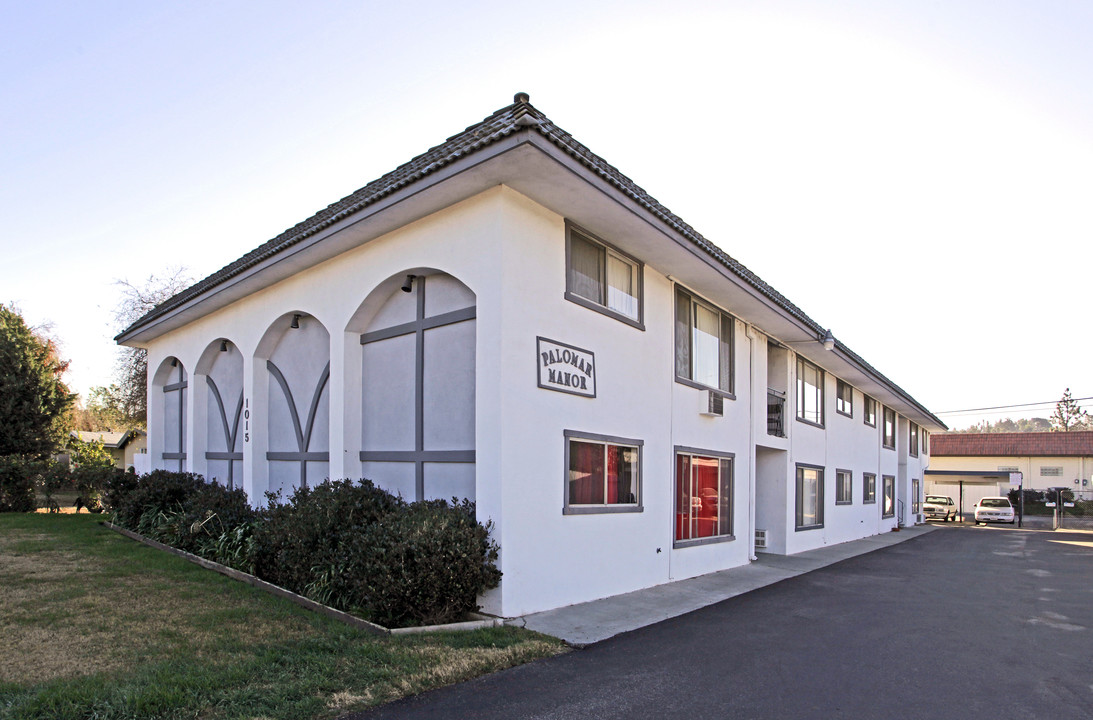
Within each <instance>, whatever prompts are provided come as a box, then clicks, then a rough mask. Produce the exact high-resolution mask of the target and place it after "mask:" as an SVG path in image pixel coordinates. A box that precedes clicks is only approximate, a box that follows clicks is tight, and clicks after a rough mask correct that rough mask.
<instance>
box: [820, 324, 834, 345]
mask: <svg viewBox="0 0 1093 720" xmlns="http://www.w3.org/2000/svg"><path fill="white" fill-rule="evenodd" d="M823 344H824V350H833V349H834V348H835V336H834V335H832V334H831V328H828V329H827V332H825V333H824V339H823Z"/></svg>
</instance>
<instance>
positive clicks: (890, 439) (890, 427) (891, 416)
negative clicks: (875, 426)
mask: <svg viewBox="0 0 1093 720" xmlns="http://www.w3.org/2000/svg"><path fill="white" fill-rule="evenodd" d="M884 447H886V448H888V449H889V450H895V449H896V411H895V410H893V409H891V408H884Z"/></svg>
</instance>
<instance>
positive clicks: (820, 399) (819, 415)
mask: <svg viewBox="0 0 1093 720" xmlns="http://www.w3.org/2000/svg"><path fill="white" fill-rule="evenodd" d="M797 419H798V420H804V421H805V422H808V423H812V424H814V425H823V424H824V371H823V370H821V369H820V368H818V367H816V366H815V365H813V364H812V363H810V362H809V361H808V360H805V359H804V358H801V357H798V358H797Z"/></svg>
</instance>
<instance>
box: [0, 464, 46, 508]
mask: <svg viewBox="0 0 1093 720" xmlns="http://www.w3.org/2000/svg"><path fill="white" fill-rule="evenodd" d="M37 466H38V463H36V462H35V461H33V460H28V459H26V458H23V457H20V456H18V455H4V456H0V512H34V511H35V510H37V509H38V499H37V497H36V496H35V494H34V477H35V475H36V470H37Z"/></svg>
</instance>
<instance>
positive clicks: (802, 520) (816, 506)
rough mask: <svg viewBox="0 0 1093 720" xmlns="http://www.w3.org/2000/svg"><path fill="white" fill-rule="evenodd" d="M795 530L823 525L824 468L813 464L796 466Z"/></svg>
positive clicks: (810, 528)
mask: <svg viewBox="0 0 1093 720" xmlns="http://www.w3.org/2000/svg"><path fill="white" fill-rule="evenodd" d="M796 504H797V511H796V526H797V530H812V529H814V528H822V527H823V526H824V469H823V468H821V467H816V466H814V465H798V466H797V503H796Z"/></svg>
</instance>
